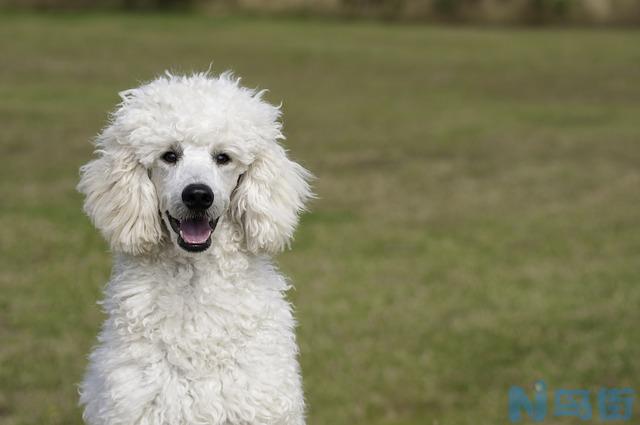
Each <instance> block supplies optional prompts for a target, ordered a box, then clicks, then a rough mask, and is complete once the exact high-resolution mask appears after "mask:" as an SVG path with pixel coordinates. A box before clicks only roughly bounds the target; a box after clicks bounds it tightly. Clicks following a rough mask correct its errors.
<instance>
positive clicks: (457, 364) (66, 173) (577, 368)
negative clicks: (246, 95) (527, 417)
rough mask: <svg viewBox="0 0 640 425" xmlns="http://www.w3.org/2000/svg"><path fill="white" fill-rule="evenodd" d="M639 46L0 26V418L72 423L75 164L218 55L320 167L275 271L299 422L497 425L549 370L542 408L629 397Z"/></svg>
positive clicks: (106, 262)
mask: <svg viewBox="0 0 640 425" xmlns="http://www.w3.org/2000/svg"><path fill="white" fill-rule="evenodd" d="M638 46H640V32H639V31H638V30H610V31H606V30H587V29H569V30H567V29H486V28H485V29H482V28H464V27H459V28H446V27H429V26H417V25H412V26H401V25H385V24H376V23H365V22H361V23H354V22H344V23H340V22H323V21H314V20H310V21H305V20H277V21H268V20H264V19H246V18H245V19H241V18H224V19H222V18H217V19H215V18H206V17H190V16H174V17H172V16H119V15H91V16H81V15H62V16H30V15H3V16H1V17H0V123H1V125H0V148H1V149H0V152H1V157H0V158H1V159H2V165H1V166H0V229H1V230H0V424H2V425H23V424H24V425H27V424H30V425H31V424H33V425H35V424H38V425H47V424H56V425H74V424H80V423H81V422H82V421H81V412H80V410H79V409H78V408H77V407H76V403H77V383H78V382H79V381H80V380H81V377H82V373H83V369H84V367H85V364H86V355H87V353H88V351H89V349H90V347H91V345H92V344H93V343H94V341H95V335H96V333H97V332H98V329H99V326H100V323H101V321H102V320H103V315H102V313H101V311H100V307H99V306H98V305H96V301H97V300H98V299H99V298H100V297H101V290H102V287H103V285H104V284H105V283H106V281H107V279H108V277H109V273H110V256H109V253H108V251H107V247H106V244H105V243H104V242H103V240H102V239H101V237H100V236H99V234H98V232H97V231H96V230H94V229H93V228H92V227H91V225H90V223H89V221H88V219H87V218H86V217H85V216H84V215H83V214H82V212H81V198H80V196H79V195H78V194H77V193H76V192H75V189H74V187H75V185H76V183H77V180H78V167H79V166H80V165H81V164H83V163H84V162H86V161H87V160H88V159H89V158H90V157H91V150H92V149H91V146H90V143H89V140H90V139H91V138H92V137H93V135H95V134H96V133H97V132H98V130H99V129H100V128H101V127H102V126H103V125H104V124H105V120H106V113H107V111H109V110H110V109H112V107H113V106H114V105H115V104H116V103H117V102H118V100H119V98H118V96H117V92H118V91H120V90H123V89H126V88H130V87H133V86H135V85H137V84H138V83H139V82H141V81H145V80H149V79H150V78H152V77H153V76H154V75H157V74H159V73H161V72H163V71H164V70H165V69H170V70H174V71H176V72H181V71H184V72H189V71H192V70H197V71H202V70H205V69H207V68H208V67H209V65H210V63H213V70H214V72H219V71H223V70H226V69H229V68H230V69H233V70H235V71H236V72H237V73H238V74H239V75H241V76H243V82H244V83H245V84H247V85H249V86H253V87H260V88H269V89H270V93H269V95H268V98H269V99H270V100H271V101H273V102H276V103H279V102H281V101H282V102H283V109H284V124H285V131H286V134H287V136H288V140H287V142H286V143H287V146H288V147H289V148H290V150H291V155H292V156H293V157H294V158H296V159H297V160H299V161H300V162H302V163H303V164H304V165H305V166H306V167H308V168H309V169H310V170H312V171H313V172H314V174H315V175H316V176H317V180H316V182H315V190H316V192H317V194H318V199H317V200H315V201H314V202H313V204H312V206H311V212H310V213H309V214H307V215H305V217H304V219H303V221H302V224H301V226H300V228H299V230H298V233H297V237H296V241H295V243H294V245H293V250H292V251H289V252H287V253H285V254H283V255H281V256H280V257H279V259H278V261H279V263H280V265H281V268H282V269H283V271H284V272H285V273H286V274H287V275H289V276H290V277H291V278H292V280H293V281H294V283H295V286H296V289H295V290H294V291H292V292H291V294H290V296H291V300H292V301H293V302H294V303H295V306H296V315H297V317H298V320H299V328H298V336H299V342H300V346H301V362H302V368H303V373H304V380H305V388H306V395H307V399H308V404H309V412H308V423H309V424H310V425H321V424H332V425H343V424H344V425H353V424H367V425H386V424H397V425H432V424H438V425H449V424H451V425H457V424H469V425H471V424H473V425H478V424H487V425H495V424H502V423H508V416H507V393H508V389H509V387H510V386H512V385H519V386H522V387H524V388H528V389H530V388H532V386H533V383H534V382H535V381H536V380H540V379H542V380H545V382H546V383H547V387H548V388H549V390H550V393H549V394H550V397H551V396H552V391H553V390H555V389H559V388H587V389H590V390H592V391H595V390H597V389H598V388H599V387H601V386H605V387H625V386H630V387H633V388H636V390H638V391H640V379H638V378H639V377H640V330H639V326H640V282H639V280H640V49H639V48H638ZM592 404H593V407H594V418H597V417H598V410H597V406H596V400H595V397H594V396H592ZM639 405H640V399H637V400H636V403H635V412H634V416H633V418H634V419H635V420H636V421H638V420H640V406H639ZM552 407H553V403H552V402H550V412H551V413H552ZM594 422H597V421H595V419H594ZM544 423H545V424H556V423H557V424H568V423H577V421H575V420H571V419H567V418H554V417H553V416H551V415H550V416H549V417H548V418H547V420H546V421H545V422H544Z"/></svg>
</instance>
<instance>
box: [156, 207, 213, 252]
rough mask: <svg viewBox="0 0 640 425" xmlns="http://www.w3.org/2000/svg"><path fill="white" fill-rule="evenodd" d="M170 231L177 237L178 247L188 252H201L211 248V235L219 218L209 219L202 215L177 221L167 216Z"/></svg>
mask: <svg viewBox="0 0 640 425" xmlns="http://www.w3.org/2000/svg"><path fill="white" fill-rule="evenodd" d="M167 217H168V218H169V224H171V229H173V231H174V232H176V234H177V235H178V245H180V247H181V248H182V249H184V250H186V251H189V252H202V251H205V250H206V249H207V248H209V247H210V246H211V234H212V233H213V231H214V230H215V228H216V225H217V224H218V220H219V219H220V217H218V218H216V219H211V218H210V217H209V216H207V215H205V214H203V215H201V216H196V217H189V218H185V219H182V220H178V219H177V218H174V217H172V216H171V214H169V211H167Z"/></svg>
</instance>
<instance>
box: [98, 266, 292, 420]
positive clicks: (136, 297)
mask: <svg viewBox="0 0 640 425" xmlns="http://www.w3.org/2000/svg"><path fill="white" fill-rule="evenodd" d="M130 278H131V277H130V276H129V277H128V278H127V279H128V280H127V283H126V284H125V283H124V282H122V284H121V285H120V286H119V287H118V293H117V294H116V293H112V296H111V299H110V300H109V301H108V306H109V307H110V308H111V312H110V314H111V318H110V322H111V324H112V325H113V326H114V328H115V330H116V332H117V334H118V335H119V338H122V339H123V340H126V345H127V347H128V352H129V356H131V360H132V361H133V362H134V363H135V364H137V365H138V366H137V368H138V369H139V370H140V372H141V373H142V375H143V376H151V377H154V378H153V381H152V384H151V385H147V386H146V388H145V389H144V390H143V391H144V392H145V393H147V394H148V399H150V400H151V399H152V400H154V402H153V403H152V404H151V407H149V409H151V410H149V414H152V413H151V412H154V413H153V415H155V414H160V413H158V412H157V411H156V407H154V406H162V412H161V415H162V416H163V417H171V418H173V419H175V421H177V422H176V423H182V422H184V423H191V422H194V423H195V422H200V421H201V420H202V421H204V423H227V422H228V423H253V420H251V421H250V420H249V418H250V417H254V416H255V415H258V416H259V417H262V418H263V419H262V420H260V421H259V423H271V422H272V420H274V421H275V418H278V417H282V416H283V415H288V414H291V412H298V411H300V409H301V408H302V407H301V406H302V405H301V400H302V398H301V394H300V389H299V387H300V383H299V373H298V366H297V361H296V352H297V348H296V345H295V338H294V335H293V324H294V323H293V317H292V314H291V309H290V306H289V304H288V303H287V302H286V300H285V299H284V290H285V289H286V284H285V283H284V281H283V279H282V278H281V277H280V276H277V275H275V274H274V275H272V276H271V277H270V276H269V275H268V274H267V275H266V276H265V274H264V273H263V279H265V280H261V281H259V282H258V281H252V280H250V278H249V277H247V279H244V280H242V279H239V280H225V279H223V278H222V276H220V275H217V274H215V273H205V274H198V273H191V274H190V273H188V272H183V273H177V274H175V275H174V276H173V277H171V278H168V279H166V280H164V281H162V282H157V281H156V282H154V281H153V280H152V279H150V278H145V279H139V280H138V281H137V282H136V284H131V280H130ZM116 283H117V282H116ZM221 400H224V403H222V401H221ZM218 403H222V404H220V405H217V404H218ZM287 412H288V413H287ZM212 415H213V416H215V415H219V416H217V417H215V418H214V417H213V416H212ZM191 416H193V418H196V417H198V418H200V419H198V420H195V419H193V418H192V419H193V420H191V419H188V418H189V417H191ZM224 418H226V419H224ZM151 423H154V421H151Z"/></svg>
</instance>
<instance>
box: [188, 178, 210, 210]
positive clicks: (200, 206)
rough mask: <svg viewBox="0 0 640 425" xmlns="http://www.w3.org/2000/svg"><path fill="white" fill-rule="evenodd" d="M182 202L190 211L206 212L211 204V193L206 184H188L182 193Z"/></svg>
mask: <svg viewBox="0 0 640 425" xmlns="http://www.w3.org/2000/svg"><path fill="white" fill-rule="evenodd" d="M182 202H184V204H185V205H186V206H187V208H189V209H190V210H206V209H207V208H209V207H210V206H211V204H213V192H212V191H211V188H210V187H209V186H207V185H206V184H202V183H196V184H190V185H189V186H187V187H185V188H184V190H183V191H182Z"/></svg>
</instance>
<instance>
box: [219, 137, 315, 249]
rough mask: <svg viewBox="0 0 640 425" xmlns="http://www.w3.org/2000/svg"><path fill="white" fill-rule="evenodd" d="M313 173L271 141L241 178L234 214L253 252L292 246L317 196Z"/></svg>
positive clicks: (235, 198)
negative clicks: (312, 186)
mask: <svg viewBox="0 0 640 425" xmlns="http://www.w3.org/2000/svg"><path fill="white" fill-rule="evenodd" d="M311 177H312V176H311V174H310V173H309V172H308V171H307V170H306V169H304V168H303V167H302V166H301V165H299V164H297V163H295V162H293V161H291V160H290V159H289V158H287V155H286V152H285V150H284V148H283V147H282V146H280V145H279V144H278V143H277V142H275V141H269V142H268V143H267V145H266V146H265V147H263V148H262V150H261V152H260V153H259V154H258V156H257V158H256V159H255V161H254V162H253V163H252V164H251V165H250V166H249V169H248V170H247V171H246V172H245V174H244V175H243V176H242V177H241V178H240V181H239V183H238V187H237V188H236V189H235V191H234V193H233V196H232V199H231V211H230V212H231V215H232V217H233V219H234V220H235V221H236V222H237V223H239V225H240V226H241V229H242V230H243V233H244V239H245V242H246V246H247V249H248V250H249V251H250V252H253V253H256V254H257V253H261V252H264V253H267V254H276V253H278V252H281V251H282V250H284V249H285V248H287V247H288V246H289V243H290V241H291V238H292V236H293V232H294V230H295V228H296V225H297V224H298V216H299V214H300V212H302V211H303V210H304V206H305V202H306V201H307V200H308V199H309V198H310V197H312V196H313V194H312V192H311V189H310V187H309V183H308V181H309V180H310V179H311Z"/></svg>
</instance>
